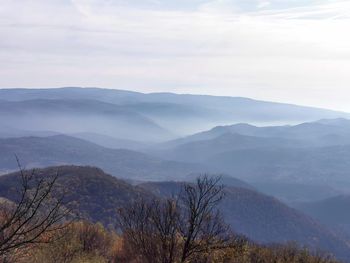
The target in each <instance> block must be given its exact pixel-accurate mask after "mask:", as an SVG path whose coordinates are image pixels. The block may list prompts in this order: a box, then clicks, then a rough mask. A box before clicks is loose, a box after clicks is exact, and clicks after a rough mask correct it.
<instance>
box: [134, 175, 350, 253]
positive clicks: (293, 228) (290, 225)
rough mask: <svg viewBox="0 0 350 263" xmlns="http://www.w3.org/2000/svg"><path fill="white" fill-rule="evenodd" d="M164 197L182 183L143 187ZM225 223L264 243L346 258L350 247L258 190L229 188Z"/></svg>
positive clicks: (225, 206) (149, 184)
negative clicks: (289, 244)
mask: <svg viewBox="0 0 350 263" xmlns="http://www.w3.org/2000/svg"><path fill="white" fill-rule="evenodd" d="M140 186H141V187H142V188H144V189H145V190H148V191H151V192H152V193H153V194H155V195H158V196H160V197H164V196H168V197H170V196H176V194H177V193H178V192H179V190H180V186H181V184H180V183H175V182H153V183H144V184H141V185H140ZM219 209H220V211H221V212H222V214H223V216H224V219H225V222H227V223H228V224H229V225H230V226H231V227H232V229H233V230H234V231H235V232H236V233H239V234H243V235H245V236H247V237H249V238H251V239H252V240H255V241H258V242H262V243H276V242H279V243H281V242H282V243H283V242H287V241H291V240H294V241H297V242H298V243H299V244H302V245H307V246H309V247H313V248H321V249H325V250H329V251H332V252H334V253H336V254H337V255H338V256H339V255H341V256H342V257H344V256H345V257H346V254H347V253H348V252H347V251H348V249H349V248H348V245H347V244H346V243H345V241H344V240H343V239H342V238H339V237H337V236H336V235H335V234H334V233H333V232H332V231H330V230H328V229H327V228H325V227H324V226H322V225H321V224H319V223H318V222H317V221H315V220H313V219H311V218H310V217H308V216H305V215H304V214H302V213H301V212H299V211H297V210H295V209H293V208H290V207H288V206H286V205H284V204H283V203H281V202H280V201H278V200H277V199H274V198H272V197H269V196H266V195H264V194H261V193H259V192H256V191H254V190H250V189H246V188H240V187H225V195H224V199H223V201H222V203H221V204H220V207H219Z"/></svg>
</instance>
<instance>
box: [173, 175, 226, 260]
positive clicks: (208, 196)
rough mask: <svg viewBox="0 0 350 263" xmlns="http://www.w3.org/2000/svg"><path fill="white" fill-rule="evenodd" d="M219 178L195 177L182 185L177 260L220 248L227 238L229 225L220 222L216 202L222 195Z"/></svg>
mask: <svg viewBox="0 0 350 263" xmlns="http://www.w3.org/2000/svg"><path fill="white" fill-rule="evenodd" d="M219 181H220V177H213V178H210V177H208V176H206V175H205V176H202V177H199V178H197V182H196V184H194V185H193V184H186V185H185V186H184V190H183V194H182V195H181V200H182V203H183V207H184V208H183V213H184V215H183V216H182V217H181V219H182V220H181V222H180V224H179V226H180V231H181V235H182V238H183V241H184V244H183V248H182V256H181V262H186V260H187V259H188V258H190V257H192V256H193V255H194V254H198V253H203V252H209V251H210V250H215V249H219V248H221V247H224V246H225V245H226V243H227V241H228V239H227V233H228V231H229V228H228V227H227V225H226V224H224V222H223V220H222V218H221V215H220V213H219V211H218V210H217V205H218V203H219V202H220V201H221V200H222V198H223V186H219V185H218V183H219Z"/></svg>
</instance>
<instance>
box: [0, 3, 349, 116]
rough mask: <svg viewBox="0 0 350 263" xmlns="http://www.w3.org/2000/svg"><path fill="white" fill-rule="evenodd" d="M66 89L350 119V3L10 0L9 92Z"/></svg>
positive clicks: (1, 66)
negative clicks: (189, 97) (287, 108)
mask: <svg viewBox="0 0 350 263" xmlns="http://www.w3.org/2000/svg"><path fill="white" fill-rule="evenodd" d="M59 86H95V87H105V88H118V89H131V90H138V91H143V92H151V91H170V92H180V93H200V94H215V95H232V96H246V97H252V98H257V99H264V100H272V101H282V102H292V103H297V104H304V105H313V106H321V107H327V108H333V109H339V110H346V111H349V112H350V1H348V0H347V1H340V0H319V1H317V0H315V1H312V0H310V1H308V0H288V1H287V0H271V1H268V0H267V1H265V0H0V87H3V88H5V87H59Z"/></svg>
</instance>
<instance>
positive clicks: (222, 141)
mask: <svg viewBox="0 0 350 263" xmlns="http://www.w3.org/2000/svg"><path fill="white" fill-rule="evenodd" d="M163 145H164V144H163ZM165 145H167V144H165ZM282 145H283V147H297V146H299V147H302V146H304V144H303V143H302V142H300V141H297V140H293V139H284V138H278V137H276V138H272V137H271V138H263V137H255V136H246V135H241V134H236V133H224V134H222V135H218V136H217V137H215V138H212V139H207V140H205V139H202V140H194V141H191V142H188V143H183V144H180V145H177V146H175V147H173V148H170V149H169V148H168V149H166V148H165V149H164V146H161V147H159V146H158V147H159V148H158V149H157V147H156V149H155V150H154V151H150V152H152V153H153V154H155V155H158V156H163V157H164V158H168V159H170V160H178V161H180V160H181V161H184V160H187V161H192V162H201V161H202V162H203V161H206V160H207V159H209V158H210V157H212V156H215V155H217V154H221V153H226V152H229V151H238V150H244V149H255V148H275V147H280V146H282ZM168 147H169V146H168ZM159 149H160V150H159Z"/></svg>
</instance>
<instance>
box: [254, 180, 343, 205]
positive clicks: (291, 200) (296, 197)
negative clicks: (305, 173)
mask: <svg viewBox="0 0 350 263" xmlns="http://www.w3.org/2000/svg"><path fill="white" fill-rule="evenodd" d="M250 184H251V185H252V186H253V187H254V188H255V189H257V190H259V191H260V192H262V193H265V194H268V195H272V196H274V197H276V198H277V199H279V200H281V201H283V202H284V203H287V204H290V205H294V204H295V203H300V202H315V201H320V200H323V199H326V198H330V197H335V196H337V195H340V194H342V191H340V190H338V189H335V188H333V187H331V186H330V185H327V184H320V183H319V184H317V183H309V184H307V183H296V182H283V181H282V182H269V181H267V180H260V182H251V183H250Z"/></svg>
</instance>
